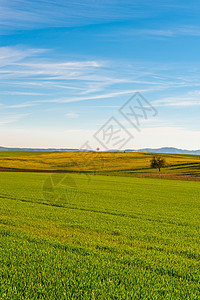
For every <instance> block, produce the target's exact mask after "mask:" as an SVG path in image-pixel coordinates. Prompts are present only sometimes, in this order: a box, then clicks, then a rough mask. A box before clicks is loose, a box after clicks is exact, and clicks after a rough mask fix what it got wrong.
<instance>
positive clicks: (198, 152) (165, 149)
mask: <svg viewBox="0 0 200 300" xmlns="http://www.w3.org/2000/svg"><path fill="white" fill-rule="evenodd" d="M84 150H86V149H84ZM84 150H83V149H81V151H84ZM0 151H51V152H52V151H80V150H79V149H66V148H63V149H62V148H61V149H56V148H47V149H45V148H37V149H35V148H8V147H0ZM107 152H149V153H168V154H192V155H200V150H185V149H184V150H183V149H178V148H173V147H163V148H158V149H154V148H144V149H138V150H134V149H126V150H108V151H107Z"/></svg>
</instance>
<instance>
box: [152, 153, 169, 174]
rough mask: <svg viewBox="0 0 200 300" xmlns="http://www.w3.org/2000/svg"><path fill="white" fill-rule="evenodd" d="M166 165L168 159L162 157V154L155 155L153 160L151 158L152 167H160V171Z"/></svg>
mask: <svg viewBox="0 0 200 300" xmlns="http://www.w3.org/2000/svg"><path fill="white" fill-rule="evenodd" d="M164 167H166V161H165V159H164V158H162V157H160V156H158V157H156V156H154V157H153V158H152V160H151V168H153V169H158V170H159V172H160V169H161V168H164Z"/></svg>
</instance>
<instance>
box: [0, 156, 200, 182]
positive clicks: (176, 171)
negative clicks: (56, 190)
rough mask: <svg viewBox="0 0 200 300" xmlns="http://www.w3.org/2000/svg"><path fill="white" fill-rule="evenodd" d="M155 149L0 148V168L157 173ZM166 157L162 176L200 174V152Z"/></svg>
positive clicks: (133, 173) (149, 174)
mask: <svg viewBox="0 0 200 300" xmlns="http://www.w3.org/2000/svg"><path fill="white" fill-rule="evenodd" d="M153 156H154V154H152V153H139V152H132V153H130V152H129V153H122V152H120V153H114V152H89V151H70V152H26V151H1V152H0V170H4V171H6V170H8V171H9V170H21V171H25V170H35V171H65V172H96V173H100V174H102V173H107V174H112V173H113V174H115V175H116V174H121V175H124V174H128V175H137V174H141V175H142V176H157V174H158V170H155V169H151V168H150V160H151V158H152V157H153ZM159 156H162V157H164V158H165V160H166V162H167V167H166V168H164V169H162V170H161V175H159V176H164V175H166V176H171V175H174V176H176V175H177V176H180V175H182V176H191V175H192V176H196V177H199V176H200V156H197V155H179V154H159Z"/></svg>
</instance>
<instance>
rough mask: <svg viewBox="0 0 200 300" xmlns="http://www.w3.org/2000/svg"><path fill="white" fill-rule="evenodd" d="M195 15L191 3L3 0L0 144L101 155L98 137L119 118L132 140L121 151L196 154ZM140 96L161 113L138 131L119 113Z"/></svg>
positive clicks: (199, 39)
mask: <svg viewBox="0 0 200 300" xmlns="http://www.w3.org/2000/svg"><path fill="white" fill-rule="evenodd" d="M199 10H200V4H199V1H195V0H194V1H190V2H188V1H176V0H175V1H156V0H155V1H147V0H146V1H141V0H140V1H139V0H137V1H128V0H125V1H119V0H118V1H117V0H113V1H111V0H107V1H102V0H101V1H95V0H93V1H92V0H90V1H61V0H60V1H44V0H43V1H31V0H29V1H28V0H24V1H23V0H21V1H9V2H8V1H4V0H1V1H0V79H1V80H0V139H1V142H0V145H1V146H10V147H56V148H60V147H66V148H81V147H83V145H84V144H85V143H86V142H87V141H88V142H89V144H90V145H91V148H92V149H93V148H94V149H95V148H96V147H100V148H101V149H102V150H103V146H102V143H99V140H98V139H96V138H95V137H96V133H97V132H99V131H100V130H101V128H104V125H105V124H107V122H108V120H109V119H110V118H112V117H114V119H115V120H117V122H119V123H120V125H121V126H122V127H121V128H125V131H124V135H126V131H128V132H129V133H130V135H131V136H132V137H134V138H132V139H130V140H129V141H127V143H126V144H124V145H123V147H122V148H133V149H138V148H143V147H162V146H174V147H180V148H186V149H200V140H199V136H200V129H199V112H200V80H199V79H200V68H199V67H200V56H199V50H200V19H199ZM135 92H140V93H141V95H143V96H144V97H145V98H146V100H147V101H148V103H149V104H151V105H152V106H153V107H154V108H155V109H156V111H157V114H156V115H155V116H154V115H153V114H152V113H151V112H150V111H149V114H148V116H146V117H144V116H142V115H141V117H140V130H139V131H137V130H136V129H135V128H134V126H133V124H131V123H130V122H129V121H128V120H127V118H125V117H124V116H123V115H122V114H121V113H120V108H121V107H122V106H123V105H124V103H126V102H127V100H128V99H130V97H132V95H134V93H135ZM117 124H118V123H117ZM113 126H115V127H114V128H116V126H117V125H116V124H115V125H113ZM121 131H122V132H121V134H122V135H123V130H121ZM101 139H103V137H101ZM103 144H105V143H103ZM107 147H108V148H119V147H121V146H120V144H118V145H117V146H116V147H115V146H114V144H112V143H110V144H109V143H107Z"/></svg>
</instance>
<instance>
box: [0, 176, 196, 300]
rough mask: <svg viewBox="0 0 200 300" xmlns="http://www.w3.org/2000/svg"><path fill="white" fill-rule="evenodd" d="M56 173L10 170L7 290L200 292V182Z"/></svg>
mask: <svg viewBox="0 0 200 300" xmlns="http://www.w3.org/2000/svg"><path fill="white" fill-rule="evenodd" d="M48 176H50V174H31V173H0V182H1V185H0V208H1V220H0V224H1V226H0V236H1V238H0V241H1V248H0V249H1V250H0V251H1V255H0V270H1V271H0V272H1V273H0V274H1V280H0V299H200V287H199V281H200V246H199V245H200V223H199V216H200V185H199V183H198V182H193V181H192V182H186V181H175V180H174V181H170V180H162V179H152V178H128V177H115V176H112V177H111V176H99V175H97V176H90V177H87V176H86V175H84V174H80V175H78V174H70V177H69V179H71V182H72V183H73V182H75V184H76V187H77V193H75V192H73V191H76V189H75V185H74V186H73V185H72V189H71V192H70V193H69V198H67V199H66V201H65V200H64V198H63V197H61V198H60V199H58V200H57V201H54V199H53V198H51V197H49V198H48V199H46V200H45V199H44V198H43V193H42V190H43V188H42V187H43V184H44V182H45V180H46V179H47V178H48ZM54 176H57V177H54V180H56V178H57V179H58V181H59V179H60V178H61V177H60V176H64V175H60V174H58V175H54ZM61 189H62V186H60V187H58V188H57V189H56V195H63V194H61ZM75 196H76V197H75Z"/></svg>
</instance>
